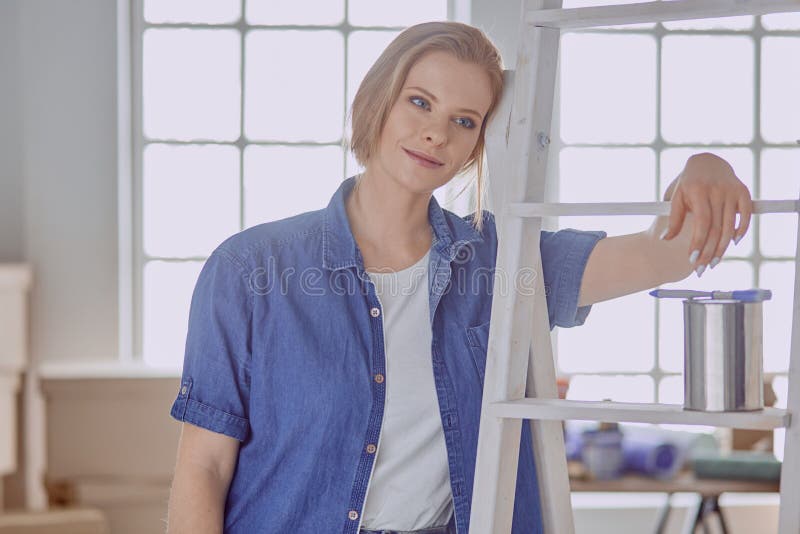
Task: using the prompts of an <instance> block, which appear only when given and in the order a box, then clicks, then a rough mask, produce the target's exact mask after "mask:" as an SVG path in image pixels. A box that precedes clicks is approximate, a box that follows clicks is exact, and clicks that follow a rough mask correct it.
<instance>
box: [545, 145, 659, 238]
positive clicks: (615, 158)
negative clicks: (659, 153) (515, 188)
mask: <svg viewBox="0 0 800 534" xmlns="http://www.w3.org/2000/svg"><path fill="white" fill-rule="evenodd" d="M559 166H560V176H561V177H560V182H559V188H560V191H559V201H560V202H647V201H652V200H654V197H655V190H656V187H655V175H656V173H655V153H654V152H653V150H652V149H650V148H564V149H562V150H561V151H560V155H559ZM652 221H653V218H652V217H651V216H649V215H642V216H639V215H631V216H625V217H587V216H574V217H559V227H560V228H577V229H579V230H605V231H606V232H608V234H609V235H621V234H627V233H631V232H640V231H642V230H644V229H646V228H647V227H648V226H650V224H651V223H652Z"/></svg>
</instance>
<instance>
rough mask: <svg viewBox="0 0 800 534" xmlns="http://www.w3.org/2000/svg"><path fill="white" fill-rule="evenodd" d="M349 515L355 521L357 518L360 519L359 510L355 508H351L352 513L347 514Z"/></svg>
mask: <svg viewBox="0 0 800 534" xmlns="http://www.w3.org/2000/svg"><path fill="white" fill-rule="evenodd" d="M347 517H349V518H350V519H352V520H353V521H355V520H356V519H358V512H356V511H355V510H350V513H348V514H347Z"/></svg>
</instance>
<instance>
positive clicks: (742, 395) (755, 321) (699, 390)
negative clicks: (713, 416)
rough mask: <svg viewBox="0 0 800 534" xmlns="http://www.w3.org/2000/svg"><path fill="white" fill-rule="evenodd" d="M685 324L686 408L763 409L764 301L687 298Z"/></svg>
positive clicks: (717, 409)
mask: <svg viewBox="0 0 800 534" xmlns="http://www.w3.org/2000/svg"><path fill="white" fill-rule="evenodd" d="M683 326H684V339H683V349H684V350H683V353H684V375H683V386H684V403H683V406H684V408H685V409H687V410H703V411H717V412H729V411H753V410H761V409H763V408H764V386H763V372H764V371H763V370H764V363H763V355H762V345H763V343H762V335H763V315H762V302H760V301H757V302H743V301H740V300H734V299H713V298H690V299H686V300H684V301H683Z"/></svg>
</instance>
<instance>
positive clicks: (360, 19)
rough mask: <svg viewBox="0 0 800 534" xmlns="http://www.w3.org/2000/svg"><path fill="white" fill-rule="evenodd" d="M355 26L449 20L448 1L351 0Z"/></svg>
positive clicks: (349, 4)
mask: <svg viewBox="0 0 800 534" xmlns="http://www.w3.org/2000/svg"><path fill="white" fill-rule="evenodd" d="M348 17H349V19H350V24H352V25H353V26H411V25H413V24H417V23H419V22H427V21H430V20H447V0H405V1H403V2H397V1H395V0H349V3H348Z"/></svg>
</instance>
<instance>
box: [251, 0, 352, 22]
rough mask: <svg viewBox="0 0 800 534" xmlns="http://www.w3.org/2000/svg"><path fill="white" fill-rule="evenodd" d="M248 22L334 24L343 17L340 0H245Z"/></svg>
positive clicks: (342, 3)
mask: <svg viewBox="0 0 800 534" xmlns="http://www.w3.org/2000/svg"><path fill="white" fill-rule="evenodd" d="M246 9H247V22H248V24H264V25H266V24H303V25H321V24H326V25H335V24H339V23H340V22H342V19H343V18H344V2H343V1H342V0H292V1H291V2H287V1H286V0H247V8H246Z"/></svg>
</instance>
